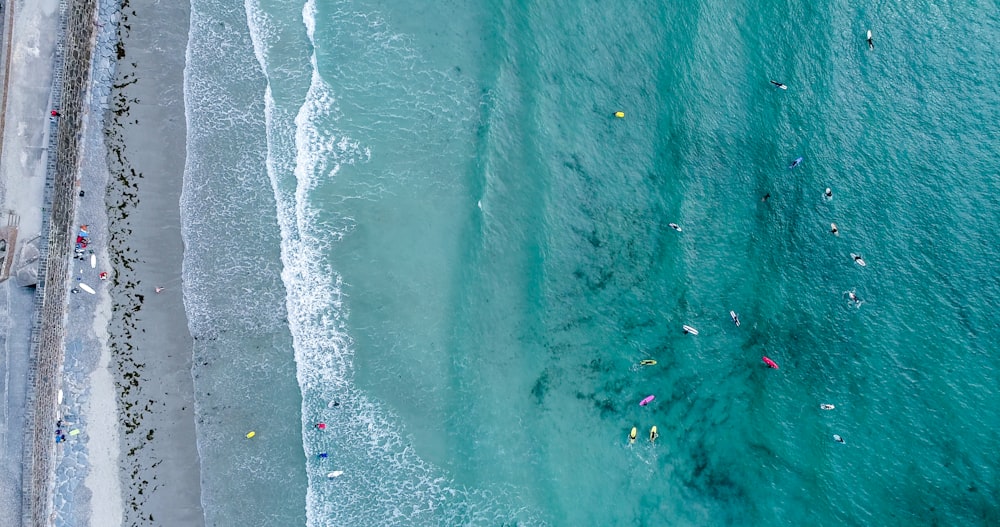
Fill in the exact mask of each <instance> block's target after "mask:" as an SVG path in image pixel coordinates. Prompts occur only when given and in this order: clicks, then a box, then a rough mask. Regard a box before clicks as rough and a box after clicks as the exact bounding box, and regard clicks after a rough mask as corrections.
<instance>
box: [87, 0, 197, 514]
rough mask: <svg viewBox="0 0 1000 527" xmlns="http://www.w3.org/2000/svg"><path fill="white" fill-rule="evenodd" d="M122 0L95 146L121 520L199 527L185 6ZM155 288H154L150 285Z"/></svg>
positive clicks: (188, 15)
mask: <svg viewBox="0 0 1000 527" xmlns="http://www.w3.org/2000/svg"><path fill="white" fill-rule="evenodd" d="M167 4H169V5H164V3H161V2H154V1H152V0H132V1H131V2H130V3H129V5H128V9H126V10H124V11H123V12H122V13H121V20H120V22H119V25H118V28H119V29H118V37H119V45H118V48H117V53H118V60H117V62H118V68H117V71H116V74H115V78H114V80H113V86H114V89H113V90H112V93H111V108H110V110H109V112H108V114H107V116H108V119H107V122H106V125H105V129H104V131H103V133H104V143H105V148H106V151H105V154H106V156H107V160H108V164H109V167H108V168H109V185H108V187H107V194H106V196H105V201H106V210H107V211H108V213H109V218H108V221H109V244H108V253H109V254H108V257H109V259H110V262H111V265H112V268H113V269H114V270H115V276H114V278H113V281H112V287H111V292H112V295H111V296H112V300H111V303H112V305H111V312H112V316H111V321H110V322H111V324H110V326H108V328H107V331H108V333H109V340H108V345H109V351H110V357H111V359H112V360H111V362H112V368H113V370H112V371H111V376H112V377H113V378H114V380H115V391H116V392H117V393H116V397H117V402H118V405H119V407H118V412H119V413H118V420H119V426H120V427H121V433H120V442H119V448H120V452H119V457H118V462H119V477H120V480H121V484H122V490H123V499H124V505H125V506H124V509H123V516H122V520H123V524H128V525H131V524H136V523H141V522H150V523H155V524H160V525H185V526H198V525H204V512H203V511H202V506H201V460H200V457H199V452H198V448H197V437H196V434H195V414H194V385H193V383H194V381H193V377H192V374H191V366H192V360H193V339H192V338H191V335H190V333H189V330H188V324H187V315H186V312H185V309H184V303H183V297H182V285H181V284H182V276H181V273H182V259H183V253H184V245H183V241H182V239H181V219H180V193H181V186H182V184H183V175H184V161H185V157H186V146H185V142H186V122H185V120H184V99H183V71H184V66H185V57H186V54H185V50H186V46H187V37H188V23H189V19H190V11H189V9H190V7H189V5H188V3H187V2H186V1H181V2H171V3H167ZM157 287H164V288H165V289H164V290H163V291H162V292H161V293H156V291H155V288H157Z"/></svg>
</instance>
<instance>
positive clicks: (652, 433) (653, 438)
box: [649, 426, 660, 441]
mask: <svg viewBox="0 0 1000 527" xmlns="http://www.w3.org/2000/svg"><path fill="white" fill-rule="evenodd" d="M657 437H660V434H659V433H658V432H657V431H656V427H655V426H654V427H653V428H650V429H649V440H650V441H656V438H657Z"/></svg>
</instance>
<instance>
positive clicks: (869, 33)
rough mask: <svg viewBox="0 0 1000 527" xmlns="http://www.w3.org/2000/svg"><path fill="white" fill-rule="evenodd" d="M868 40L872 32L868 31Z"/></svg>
mask: <svg viewBox="0 0 1000 527" xmlns="http://www.w3.org/2000/svg"><path fill="white" fill-rule="evenodd" d="M868 38H872V30H870V29H869V30H868Z"/></svg>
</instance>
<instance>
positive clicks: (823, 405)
mask: <svg viewBox="0 0 1000 527" xmlns="http://www.w3.org/2000/svg"><path fill="white" fill-rule="evenodd" d="M819 407H820V409H822V410H833V408H834V406H833V405H832V404H821V405H819Z"/></svg>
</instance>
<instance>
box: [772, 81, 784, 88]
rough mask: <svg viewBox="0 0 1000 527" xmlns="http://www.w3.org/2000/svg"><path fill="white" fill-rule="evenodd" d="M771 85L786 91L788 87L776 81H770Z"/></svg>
mask: <svg viewBox="0 0 1000 527" xmlns="http://www.w3.org/2000/svg"><path fill="white" fill-rule="evenodd" d="M771 84H773V85H775V86H777V87H779V88H781V89H782V90H787V89H788V86H785V85H784V84H782V83H780V82H778V81H771Z"/></svg>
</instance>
